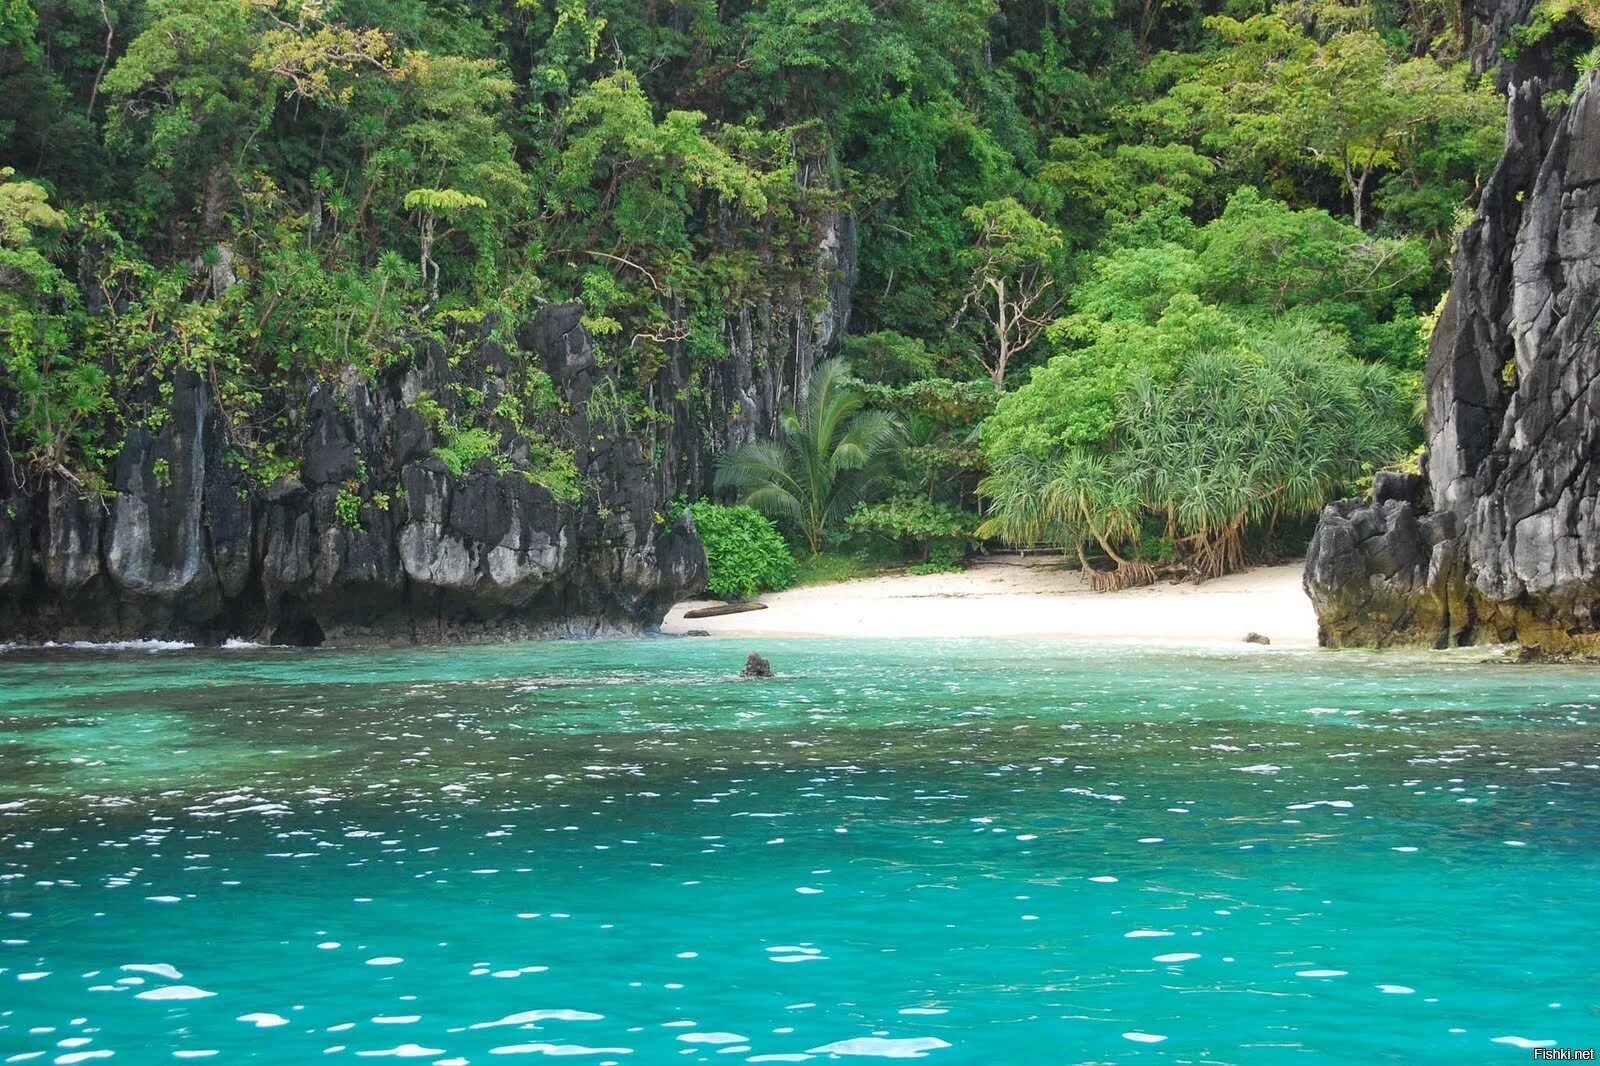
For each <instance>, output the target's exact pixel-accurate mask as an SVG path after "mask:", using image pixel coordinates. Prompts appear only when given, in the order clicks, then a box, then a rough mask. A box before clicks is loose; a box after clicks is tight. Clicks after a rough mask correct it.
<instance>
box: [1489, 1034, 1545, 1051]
mask: <svg viewBox="0 0 1600 1066" xmlns="http://www.w3.org/2000/svg"><path fill="white" fill-rule="evenodd" d="M1489 1042H1490V1043H1491V1044H1510V1045H1511V1046H1512V1047H1519V1048H1524V1049H1527V1050H1532V1049H1533V1048H1541V1047H1555V1046H1556V1042H1555V1041H1554V1040H1529V1039H1528V1038H1527V1037H1525V1036H1497V1037H1493V1038H1492V1039H1491V1040H1490V1041H1489Z"/></svg>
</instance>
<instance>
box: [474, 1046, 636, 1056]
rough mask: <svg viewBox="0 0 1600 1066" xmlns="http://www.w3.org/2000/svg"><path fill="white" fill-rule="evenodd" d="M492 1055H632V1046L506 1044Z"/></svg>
mask: <svg viewBox="0 0 1600 1066" xmlns="http://www.w3.org/2000/svg"><path fill="white" fill-rule="evenodd" d="M489 1054H491V1055H632V1054H633V1048H631V1047H584V1046H583V1045H582V1044H506V1045H505V1046H503V1047H492V1048H490V1049H489Z"/></svg>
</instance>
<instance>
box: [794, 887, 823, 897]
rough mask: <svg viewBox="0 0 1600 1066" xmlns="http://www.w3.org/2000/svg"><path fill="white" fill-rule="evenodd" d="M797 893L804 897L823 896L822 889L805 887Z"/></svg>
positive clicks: (797, 890) (798, 889)
mask: <svg viewBox="0 0 1600 1066" xmlns="http://www.w3.org/2000/svg"><path fill="white" fill-rule="evenodd" d="M795 891H796V892H798V893H800V894H801V895H802V896H820V895H822V889H820V888H807V887H805V886H803V885H802V886H801V887H800V888H797V889H795Z"/></svg>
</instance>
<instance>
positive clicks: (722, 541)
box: [671, 500, 795, 600]
mask: <svg viewBox="0 0 1600 1066" xmlns="http://www.w3.org/2000/svg"><path fill="white" fill-rule="evenodd" d="M685 509H686V510H688V512H689V514H690V515H691V516H693V518H694V525H695V529H697V530H699V531H700V540H701V542H702V543H703V544H705V546H706V563H707V565H708V566H709V567H710V571H711V574H710V577H709V578H708V579H707V580H706V590H707V591H709V592H710V593H712V595H715V596H721V597H723V598H724V599H730V600H731V599H742V598H745V597H749V596H754V595H755V594H756V593H758V592H764V591H767V590H769V589H772V590H776V589H786V588H788V587H789V586H790V585H792V584H794V578H795V562H794V553H793V552H791V551H790V550H789V545H788V544H786V543H784V540H783V537H781V536H779V534H778V530H777V529H776V527H774V526H773V524H772V523H771V522H770V521H768V520H767V517H766V516H765V515H763V514H762V513H761V512H760V511H758V510H756V509H755V508H754V507H744V506H739V507H724V506H722V505H721V504H717V503H712V502H711V501H709V500H701V501H700V502H698V503H691V504H689V505H688V507H687V508H678V509H675V510H674V512H673V514H672V516H671V517H672V518H674V519H676V517H677V516H678V514H680V513H682V511H683V510H685Z"/></svg>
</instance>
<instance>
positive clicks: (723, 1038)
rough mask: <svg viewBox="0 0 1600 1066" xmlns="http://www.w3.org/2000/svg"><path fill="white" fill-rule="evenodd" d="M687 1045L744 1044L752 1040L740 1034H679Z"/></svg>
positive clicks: (679, 1037)
mask: <svg viewBox="0 0 1600 1066" xmlns="http://www.w3.org/2000/svg"><path fill="white" fill-rule="evenodd" d="M678 1039H679V1040H681V1041H683V1042H684V1043H685V1044H742V1043H744V1042H745V1041H746V1040H749V1039H750V1038H749V1037H748V1036H740V1035H739V1034H738V1033H679V1034H678Z"/></svg>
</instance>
